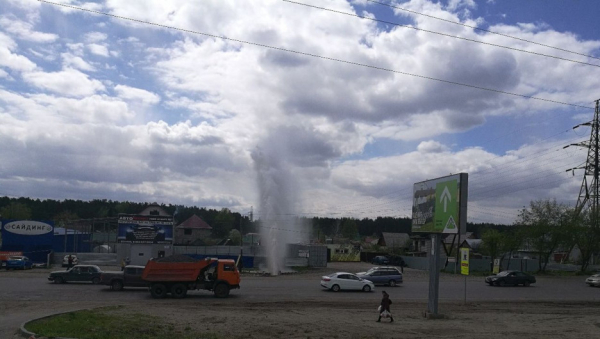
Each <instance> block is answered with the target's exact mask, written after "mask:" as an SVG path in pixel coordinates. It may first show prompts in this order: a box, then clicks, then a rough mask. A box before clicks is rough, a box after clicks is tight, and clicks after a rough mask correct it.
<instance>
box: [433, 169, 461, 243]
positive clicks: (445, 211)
mask: <svg viewBox="0 0 600 339" xmlns="http://www.w3.org/2000/svg"><path fill="white" fill-rule="evenodd" d="M456 220H458V182H457V181H456V180H450V181H443V182H438V183H436V185H435V221H434V222H435V226H434V228H435V231H436V232H442V233H458V227H457V225H456Z"/></svg>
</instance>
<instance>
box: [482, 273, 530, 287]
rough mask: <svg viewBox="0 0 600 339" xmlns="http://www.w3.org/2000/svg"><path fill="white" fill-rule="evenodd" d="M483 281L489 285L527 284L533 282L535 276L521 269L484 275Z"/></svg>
mask: <svg viewBox="0 0 600 339" xmlns="http://www.w3.org/2000/svg"><path fill="white" fill-rule="evenodd" d="M485 282H486V283H487V284H489V285H490V286H493V285H495V286H506V285H514V286H518V285H523V286H529V285H531V284H533V283H535V277H534V276H532V275H529V274H527V273H524V272H521V271H503V272H500V273H498V274H496V275H491V276H489V277H486V278H485Z"/></svg>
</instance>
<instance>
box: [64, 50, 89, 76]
mask: <svg viewBox="0 0 600 339" xmlns="http://www.w3.org/2000/svg"><path fill="white" fill-rule="evenodd" d="M61 57H62V59H63V67H64V68H69V67H72V68H76V69H79V70H82V71H90V72H94V71H96V67H94V66H92V65H90V64H89V63H87V62H86V61H85V60H83V59H82V58H81V57H78V56H76V55H73V54H71V53H62V54H61Z"/></svg>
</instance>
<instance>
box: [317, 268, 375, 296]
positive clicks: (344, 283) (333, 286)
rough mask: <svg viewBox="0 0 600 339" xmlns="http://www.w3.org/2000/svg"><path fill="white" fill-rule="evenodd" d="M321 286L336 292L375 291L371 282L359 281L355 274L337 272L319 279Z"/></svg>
mask: <svg viewBox="0 0 600 339" xmlns="http://www.w3.org/2000/svg"><path fill="white" fill-rule="evenodd" d="M321 286H323V287H324V288H326V289H329V290H332V291H334V292H337V291H339V290H363V291H365V292H370V291H372V290H374V289H375V285H373V282H371V281H369V280H366V279H361V278H359V277H358V276H357V275H356V274H352V273H346V272H337V273H333V274H330V275H324V276H322V277H321Z"/></svg>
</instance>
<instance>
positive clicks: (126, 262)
mask: <svg viewBox="0 0 600 339" xmlns="http://www.w3.org/2000/svg"><path fill="white" fill-rule="evenodd" d="M129 264H131V260H129V257H127V258H126V259H125V265H129Z"/></svg>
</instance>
